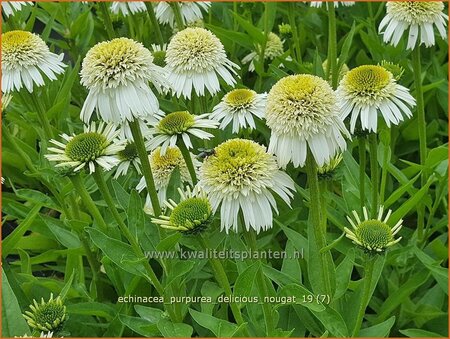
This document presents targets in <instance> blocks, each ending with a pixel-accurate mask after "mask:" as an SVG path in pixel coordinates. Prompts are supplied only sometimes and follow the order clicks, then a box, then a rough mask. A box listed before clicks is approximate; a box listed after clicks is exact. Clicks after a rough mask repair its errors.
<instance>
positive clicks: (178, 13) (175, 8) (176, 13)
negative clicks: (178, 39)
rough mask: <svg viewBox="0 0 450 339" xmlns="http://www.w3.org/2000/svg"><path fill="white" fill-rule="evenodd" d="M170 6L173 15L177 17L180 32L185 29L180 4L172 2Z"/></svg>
mask: <svg viewBox="0 0 450 339" xmlns="http://www.w3.org/2000/svg"><path fill="white" fill-rule="evenodd" d="M169 4H170V6H171V7H172V10H173V14H174V16H175V22H176V24H177V28H178V30H180V31H181V30H182V29H184V26H185V25H184V21H183V17H182V16H181V10H180V4H179V3H178V2H176V1H173V2H170V3H169Z"/></svg>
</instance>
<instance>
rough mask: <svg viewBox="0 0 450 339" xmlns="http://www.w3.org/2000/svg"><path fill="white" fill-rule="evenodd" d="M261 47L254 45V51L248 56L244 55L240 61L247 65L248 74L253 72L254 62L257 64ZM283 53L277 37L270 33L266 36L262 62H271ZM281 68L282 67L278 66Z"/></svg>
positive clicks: (280, 42)
mask: <svg viewBox="0 0 450 339" xmlns="http://www.w3.org/2000/svg"><path fill="white" fill-rule="evenodd" d="M260 51H261V46H260V45H256V51H254V52H251V53H250V54H248V55H246V56H245V57H244V58H243V59H242V63H243V64H248V63H250V65H249V66H248V70H249V71H250V72H253V71H254V70H255V62H258V60H259V54H260V53H261V52H260ZM283 53H284V49H283V41H282V40H281V39H280V37H279V36H278V35H276V34H275V33H272V32H270V33H269V35H268V36H267V42H266V48H265V50H264V60H269V61H272V60H273V59H275V58H276V57H279V56H280V55H282V54H283ZM280 66H281V67H283V65H282V64H281V65H280Z"/></svg>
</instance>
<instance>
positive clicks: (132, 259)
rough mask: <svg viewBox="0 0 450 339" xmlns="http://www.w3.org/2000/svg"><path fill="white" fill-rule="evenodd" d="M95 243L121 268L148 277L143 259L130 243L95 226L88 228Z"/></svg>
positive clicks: (87, 230)
mask: <svg viewBox="0 0 450 339" xmlns="http://www.w3.org/2000/svg"><path fill="white" fill-rule="evenodd" d="M86 232H87V233H88V234H89V236H90V237H91V239H92V241H93V242H94V244H95V245H96V246H97V247H98V248H100V250H101V251H102V252H103V253H104V254H105V255H106V256H107V257H108V258H109V259H111V261H113V262H114V263H115V264H116V265H117V266H119V267H120V268H121V269H123V270H125V271H127V272H130V273H132V274H134V275H139V276H142V277H146V271H145V268H144V265H143V264H142V260H146V259H145V258H138V257H136V255H135V254H134V252H133V250H132V248H131V246H130V245H128V244H125V243H124V242H121V241H119V240H116V239H113V238H110V237H108V236H107V235H105V234H104V233H102V232H101V231H99V230H97V229H95V228H86Z"/></svg>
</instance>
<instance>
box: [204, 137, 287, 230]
mask: <svg viewBox="0 0 450 339" xmlns="http://www.w3.org/2000/svg"><path fill="white" fill-rule="evenodd" d="M198 187H199V188H200V189H202V190H203V191H205V192H206V194H207V196H208V198H209V200H210V201H211V205H212V208H213V211H214V212H215V211H216V210H217V209H218V208H219V206H220V217H221V218H220V219H221V221H220V225H221V229H222V230H223V229H225V231H226V232H227V233H228V231H229V230H230V229H231V228H232V229H233V230H234V231H237V230H238V214H239V213H242V215H243V217H244V224H245V228H246V230H247V231H248V230H250V228H252V229H254V230H255V231H256V232H258V233H259V232H260V231H261V230H267V229H269V228H271V227H272V223H273V214H272V209H274V210H275V211H276V212H277V213H278V210H277V206H276V202H275V199H274V197H273V193H276V194H277V195H279V196H280V198H281V199H283V200H284V201H285V202H286V203H287V204H288V205H289V203H290V199H291V198H292V196H293V193H292V192H291V191H293V190H294V182H293V181H292V179H291V178H290V177H289V176H288V175H287V174H286V173H284V172H282V171H280V170H279V169H278V164H277V161H276V159H275V157H274V156H273V155H271V154H269V153H267V152H266V149H265V147H264V146H261V145H259V144H257V143H256V142H254V141H252V140H244V139H231V140H228V141H226V142H224V143H222V144H220V145H219V146H217V147H216V148H215V149H214V154H212V155H210V156H208V157H207V158H206V159H205V160H204V162H203V164H202V166H201V167H200V172H199V182H198Z"/></svg>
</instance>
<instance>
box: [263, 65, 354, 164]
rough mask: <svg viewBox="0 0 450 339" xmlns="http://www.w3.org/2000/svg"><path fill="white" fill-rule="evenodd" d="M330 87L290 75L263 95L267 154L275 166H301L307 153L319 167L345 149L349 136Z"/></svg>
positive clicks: (313, 78) (311, 77)
mask: <svg viewBox="0 0 450 339" xmlns="http://www.w3.org/2000/svg"><path fill="white" fill-rule="evenodd" d="M337 102H338V100H337V97H336V94H335V92H334V91H333V89H332V88H331V86H330V85H329V84H328V82H326V81H325V80H323V79H322V78H319V77H317V76H314V75H309V74H299V75H290V76H287V77H284V78H282V79H281V80H279V81H278V82H277V83H276V84H275V85H274V86H273V87H272V89H271V90H270V92H269V94H268V96H267V108H266V124H267V126H269V128H270V129H271V132H272V134H271V136H270V142H269V152H270V153H273V154H275V155H276V156H277V161H278V164H279V165H280V166H281V167H283V168H284V167H286V165H287V164H288V163H289V162H292V163H293V165H294V166H295V167H299V166H303V165H304V164H305V161H306V156H307V154H308V152H311V153H312V155H313V156H314V159H315V161H316V163H317V165H319V166H323V165H324V164H325V163H327V162H328V161H329V160H330V159H331V158H332V157H333V156H334V155H335V154H336V153H338V152H342V151H344V150H345V149H346V142H345V140H344V137H343V136H347V137H350V135H349V133H348V131H347V129H346V128H345V126H344V123H343V121H342V118H341V116H340V114H339V109H338V105H337Z"/></svg>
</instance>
